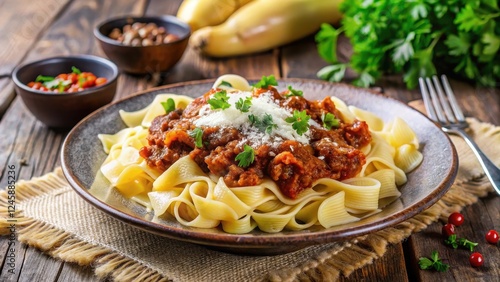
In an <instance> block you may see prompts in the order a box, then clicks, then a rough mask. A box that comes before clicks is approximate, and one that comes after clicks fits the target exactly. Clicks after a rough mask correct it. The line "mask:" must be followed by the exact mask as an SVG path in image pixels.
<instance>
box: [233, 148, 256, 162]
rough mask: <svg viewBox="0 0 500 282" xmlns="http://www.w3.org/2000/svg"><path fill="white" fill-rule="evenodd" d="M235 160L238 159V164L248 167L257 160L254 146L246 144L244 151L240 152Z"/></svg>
mask: <svg viewBox="0 0 500 282" xmlns="http://www.w3.org/2000/svg"><path fill="white" fill-rule="evenodd" d="M234 160H235V161H238V166H240V167H248V166H249V165H251V164H252V163H253V162H254V160H255V151H254V149H253V148H252V147H250V146H248V145H246V144H245V147H244V149H243V152H241V153H239V154H238V155H237V156H236V158H235V159H234Z"/></svg>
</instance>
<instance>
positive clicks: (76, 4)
mask: <svg viewBox="0 0 500 282" xmlns="http://www.w3.org/2000/svg"><path fill="white" fill-rule="evenodd" d="M23 1H25V2H23ZM28 2H29V3H28ZM180 2H181V0H169V1H161V0H150V1H146V0H143V1H133V0H127V1H118V0H114V1H83V0H79V1H71V2H68V1H63V0H51V1H49V2H47V1H40V0H36V1H33V0H30V1H27V0H17V1H0V26H2V30H8V31H9V32H10V31H11V30H12V29H13V28H15V25H12V22H14V23H15V22H16V21H17V23H18V26H19V25H20V26H22V28H24V29H26V30H25V31H23V33H22V34H25V33H26V37H25V38H17V39H16V40H12V39H9V38H7V37H0V44H7V45H8V44H10V45H8V46H10V47H9V48H10V49H13V50H18V52H13V51H5V50H3V49H2V50H1V51H0V53H2V52H4V53H3V54H6V56H0V60H2V64H0V70H9V69H11V68H12V67H13V66H15V65H17V64H18V63H20V62H21V61H30V60H35V59H38V58H42V57H45V56H53V55H60V54H78V53H85V54H96V55H99V56H104V54H103V53H102V51H101V50H100V49H99V48H98V46H97V44H96V42H95V39H94V38H93V36H92V29H93V27H94V26H95V25H96V24H97V23H99V22H100V21H102V20H104V19H106V18H109V17H113V16H115V15H124V14H134V15H141V14H148V15H158V14H173V15H175V13H176V11H177V9H178V7H179V4H180ZM41 3H49V4H50V5H52V6H50V7H53V9H51V10H50V11H48V10H45V8H44V9H41V8H39V7H40V6H39V5H42V4H41ZM37 5H38V6H37ZM37 7H38V8H37ZM7 8H8V9H7ZM7 10H8V12H7ZM38 10H40V11H42V12H44V13H48V14H47V15H48V16H47V17H46V18H44V19H43V21H42V20H41V19H36V20H37V21H40V22H39V24H37V25H36V26H32V25H33V24H32V23H29V22H27V21H23V20H22V19H21V18H16V17H15V16H12V15H25V17H24V19H26V18H29V15H34V14H36V13H37V11H38ZM49 12H50V13H49ZM9 19H10V20H11V21H12V22H9ZM2 23H3V24H4V25H2ZM37 23H38V22H37ZM4 26H5V27H4ZM25 26H27V27H25ZM28 27H29V28H28ZM5 42H6V43H5ZM339 42H341V44H340V46H341V48H340V50H339V58H341V60H342V59H345V58H347V57H348V56H349V54H350V47H349V44H348V41H347V39H346V38H340V41H339ZM1 46H5V45H1ZM3 54H2V55H3ZM4 59H5V62H6V63H5V64H4V63H3V62H4V61H3V60H4ZM325 65H326V63H325V62H324V61H322V60H321V59H320V58H319V56H318V55H317V52H316V46H315V43H314V38H313V36H310V37H308V38H306V39H304V40H301V41H299V42H295V43H292V44H288V45H287V46H284V47H283V48H279V49H275V50H272V51H267V52H262V53H259V54H255V55H252V56H241V57H235V58H226V59H212V58H206V57H202V56H199V55H198V54H197V53H195V52H194V51H193V50H192V49H190V48H188V50H187V51H186V53H185V54H184V56H183V58H182V59H181V61H180V62H179V64H178V65H177V66H175V67H174V68H173V69H172V70H171V71H170V72H168V73H164V74H149V75H145V76H132V75H128V74H121V75H120V78H119V82H118V83H119V87H118V91H117V96H116V99H120V98H123V97H127V96H129V95H130V94H132V93H135V92H137V91H142V90H145V89H149V88H151V87H154V86H159V85H164V84H170V83H177V82H182V81H190V80H198V79H205V78H215V77H217V76H219V75H221V74H225V73H236V74H240V75H243V76H245V77H248V78H260V77H261V76H262V75H268V74H274V75H275V76H277V77H299V78H310V79H315V78H316V72H317V71H318V70H319V69H320V68H321V67H323V66H325ZM0 74H1V72H0ZM349 77H352V76H349ZM8 83H10V82H9V80H8V79H0V93H2V91H12V85H8ZM378 86H379V87H381V88H382V89H383V90H384V93H385V95H387V96H389V97H392V98H396V99H399V100H401V101H403V102H410V101H413V100H416V99H419V98H420V94H419V92H418V90H407V89H406V88H405V86H404V83H403V82H402V80H401V78H400V77H399V76H390V77H384V79H382V80H381V81H380V82H379V83H378ZM452 87H453V88H454V89H458V90H459V91H457V96H458V99H459V100H460V103H461V104H462V106H463V107H464V110H465V113H466V114H467V115H470V116H475V117H478V118H479V119H480V120H483V121H487V122H491V123H494V124H496V125H500V91H499V90H498V89H477V88H475V87H474V86H471V85H469V84H466V83H463V82H460V81H452ZM9 89H10V90H9ZM0 102H1V96H0ZM0 105H1V104H0ZM0 108H1V107H0ZM0 130H1V131H2V132H5V133H8V134H4V136H3V138H1V139H0V168H2V170H1V171H2V172H3V174H2V175H1V177H0V186H1V187H5V186H6V183H7V178H6V175H5V173H4V172H5V170H6V167H7V166H8V165H11V164H15V165H16V175H17V176H18V179H30V178H31V177H33V176H40V175H43V174H45V173H47V172H50V171H52V170H53V169H54V168H55V167H56V166H58V165H59V150H60V146H61V144H62V142H63V139H64V136H65V134H66V132H56V131H53V130H48V129H47V128H46V127H45V126H44V125H42V124H41V123H40V122H38V121H37V120H36V119H35V118H34V117H33V116H32V115H31V114H30V113H29V112H28V111H27V109H26V108H25V107H24V104H23V103H22V102H21V101H20V99H17V98H16V99H15V100H14V102H13V103H12V105H10V107H9V108H8V110H7V114H6V115H5V116H4V117H3V118H2V119H1V121H0ZM21 164H24V165H21ZM499 207H500V197H496V196H494V195H490V196H489V197H487V198H484V199H481V200H480V201H479V202H478V203H477V204H475V205H472V206H470V207H467V208H466V209H464V211H463V212H464V215H465V216H466V219H470V220H469V221H468V222H467V225H465V226H464V227H463V228H461V229H460V232H461V234H462V235H463V236H464V237H467V238H469V239H470V240H473V241H478V242H479V241H484V234H483V233H484V232H483V231H485V230H486V231H487V229H489V228H493V227H496V228H497V229H498V228H499V227H500V218H499V216H498V215H499V214H500V210H499ZM441 224H442V223H436V224H433V225H431V226H430V227H429V228H428V229H427V230H425V231H423V232H421V233H418V234H414V235H412V236H411V237H410V238H409V239H408V240H407V241H405V242H403V243H400V244H396V245H393V246H389V247H388V251H387V253H386V255H385V256H384V257H382V258H381V259H379V260H376V261H375V262H374V263H373V264H371V265H369V266H367V267H365V268H363V269H360V270H357V271H354V272H353V273H352V274H351V276H350V277H349V278H341V281H432V280H439V281H462V278H464V279H469V278H470V281H495V278H498V277H499V275H500V271H499V268H500V265H499V261H500V260H499V259H498V258H500V254H499V249H498V247H495V246H488V245H485V244H481V251H482V252H484V254H487V255H488V256H489V258H490V259H489V260H488V258H486V257H485V259H486V260H487V263H486V267H485V268H482V269H472V268H470V267H468V262H467V260H466V257H465V256H464V252H456V251H454V250H450V249H449V248H447V247H446V246H444V245H443V244H442V243H441V242H440V241H439V239H437V237H439V234H440V228H441ZM7 246H8V240H7V239H6V238H5V237H0V248H1V249H0V259H1V260H2V261H4V262H5V259H6V255H7V252H6V251H4V250H7ZM17 247H18V248H17V249H16V258H17V259H18V261H22V263H20V264H17V265H16V274H15V275H10V274H8V273H7V269H8V266H7V265H6V264H2V269H1V273H0V281H98V279H97V278H96V277H94V276H93V274H92V270H91V269H90V268H82V267H78V266H76V265H74V264H71V263H63V262H61V261H59V260H56V259H53V258H51V257H49V256H48V255H46V254H43V253H41V252H39V251H38V250H35V249H33V248H27V247H26V246H20V245H17ZM432 249H437V250H439V252H440V254H442V255H443V256H446V257H447V259H449V262H450V264H451V263H453V266H454V267H453V269H452V270H451V271H449V272H447V273H444V274H443V273H436V272H430V271H422V270H420V269H418V264H417V260H418V257H420V256H429V255H430V251H431V250H432ZM491 258H493V259H491ZM476 276H477V277H479V278H477V280H475V278H474V277H476ZM497 280H498V279H497ZM466 281H467V280H466Z"/></svg>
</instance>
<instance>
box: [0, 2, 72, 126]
mask: <svg viewBox="0 0 500 282" xmlns="http://www.w3.org/2000/svg"><path fill="white" fill-rule="evenodd" d="M67 4H68V1H67V0H47V1H39V0H37V1H33V0H19V1H17V0H16V1H3V2H1V5H2V6H1V7H0V26H1V27H2V32H3V36H0V46H2V48H0V76H2V75H7V74H10V73H11V72H12V70H13V69H14V68H15V67H16V66H17V65H18V64H19V63H20V62H21V61H22V59H23V58H24V57H25V56H26V54H27V53H29V51H31V48H32V47H33V45H34V44H35V42H36V40H37V39H38V38H39V36H40V35H41V34H42V33H43V31H44V30H45V29H46V28H47V26H49V25H50V24H51V23H52V21H53V20H54V18H55V17H56V16H57V14H58V13H60V12H61V11H62V10H63V9H64V7H65V6H66V5H67ZM14 97H15V91H14V85H13V83H11V81H10V79H9V78H4V79H0V117H1V116H2V115H3V114H4V113H5V111H6V110H7V107H8V106H9V105H10V103H11V102H12V101H13V99H14Z"/></svg>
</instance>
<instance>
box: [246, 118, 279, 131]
mask: <svg viewBox="0 0 500 282" xmlns="http://www.w3.org/2000/svg"><path fill="white" fill-rule="evenodd" d="M248 119H249V120H250V124H251V125H252V126H255V127H257V128H258V129H259V130H260V131H261V132H265V133H267V134H271V132H272V131H273V129H275V128H278V125H277V124H275V123H274V122H273V116H271V115H270V114H264V116H263V117H262V120H261V119H259V117H257V116H255V115H253V114H251V115H249V116H248Z"/></svg>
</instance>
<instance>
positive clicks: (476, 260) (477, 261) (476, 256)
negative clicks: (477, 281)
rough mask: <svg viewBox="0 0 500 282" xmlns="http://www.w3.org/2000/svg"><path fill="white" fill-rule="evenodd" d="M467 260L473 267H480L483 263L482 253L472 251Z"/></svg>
mask: <svg viewBox="0 0 500 282" xmlns="http://www.w3.org/2000/svg"><path fill="white" fill-rule="evenodd" d="M469 262H470V265H472V266H474V267H480V266H481V265H483V263H484V259H483V255H482V254H480V253H478V252H475V253H472V254H471V255H470V257H469Z"/></svg>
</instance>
